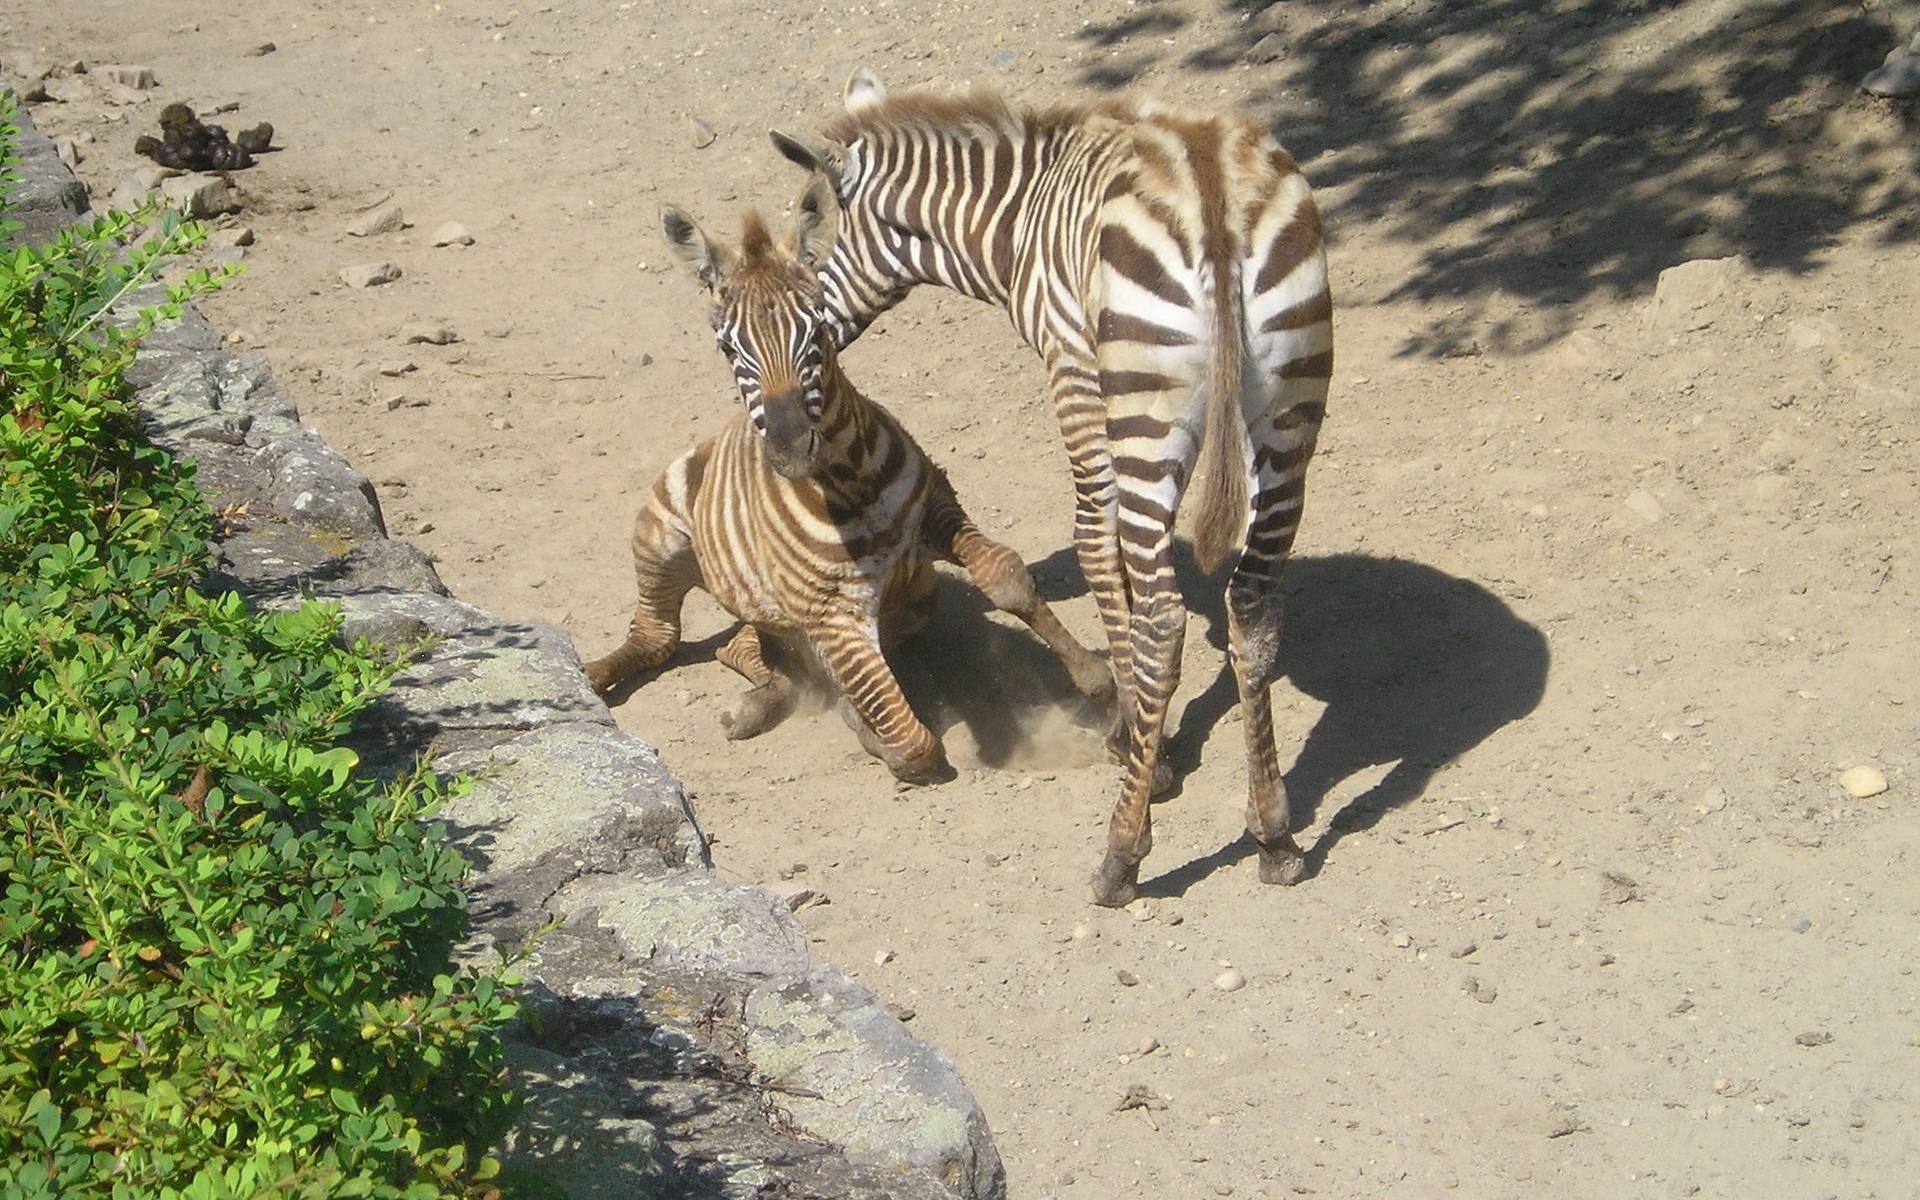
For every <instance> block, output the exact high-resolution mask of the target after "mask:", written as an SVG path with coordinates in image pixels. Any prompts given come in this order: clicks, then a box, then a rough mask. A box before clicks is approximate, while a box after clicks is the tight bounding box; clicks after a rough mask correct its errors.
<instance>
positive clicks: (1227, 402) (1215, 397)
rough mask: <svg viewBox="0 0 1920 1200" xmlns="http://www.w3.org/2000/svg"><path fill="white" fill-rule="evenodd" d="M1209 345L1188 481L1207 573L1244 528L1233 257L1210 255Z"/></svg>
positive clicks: (1239, 318)
mask: <svg viewBox="0 0 1920 1200" xmlns="http://www.w3.org/2000/svg"><path fill="white" fill-rule="evenodd" d="M1212 269H1213V305H1212V307H1213V348H1212V351H1211V357H1210V358H1209V360H1208V362H1207V413H1206V422H1207V423H1206V429H1205V431H1204V432H1202V433H1201V435H1200V456H1199V461H1198V462H1196V463H1195V464H1194V481H1195V484H1196V487H1197V489H1198V491H1199V493H1200V494H1199V497H1198V503H1197V505H1196V506H1195V508H1194V510H1193V526H1192V528H1193V554H1194V557H1195V558H1196V559H1198V560H1199V563H1200V569H1201V570H1202V571H1205V572H1207V573H1208V574H1212V573H1213V572H1214V571H1215V570H1216V569H1218V568H1219V566H1220V564H1221V563H1222V562H1223V561H1225V560H1226V557H1227V555H1229V554H1231V553H1233V552H1234V550H1236V549H1237V548H1238V547H1239V545H1240V538H1241V535H1242V534H1244V533H1245V532H1246V528H1247V454H1248V443H1247V421H1246V417H1245V415H1244V413H1243V411H1242V409H1241V400H1240V390H1241V386H1242V383H1243V377H1244V372H1245V370H1246V358H1247V341H1246V333H1245V325H1246V320H1245V303H1244V301H1243V300H1242V299H1241V296H1240V277H1239V264H1238V263H1237V262H1236V261H1235V256H1232V255H1220V256H1217V257H1214V259H1213V264H1212Z"/></svg>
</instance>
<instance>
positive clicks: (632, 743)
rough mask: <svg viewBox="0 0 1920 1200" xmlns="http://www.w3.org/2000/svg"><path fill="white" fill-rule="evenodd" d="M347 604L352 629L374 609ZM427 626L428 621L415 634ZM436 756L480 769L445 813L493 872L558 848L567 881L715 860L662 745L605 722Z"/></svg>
mask: <svg viewBox="0 0 1920 1200" xmlns="http://www.w3.org/2000/svg"><path fill="white" fill-rule="evenodd" d="M382 609H384V610H385V612H386V613H387V614H388V615H389V619H391V616H392V615H396V614H397V611H398V610H399V606H397V605H393V604H387V605H380V606H375V607H374V611H380V610H382ZM348 611H349V613H350V616H349V620H348V628H349V629H353V628H355V627H356V626H357V625H358V626H361V627H364V623H365V622H366V621H367V620H368V619H369V617H370V616H371V615H372V613H371V612H370V611H369V606H366V605H363V604H360V603H357V602H356V603H350V605H349V610H348ZM428 632H430V630H429V629H428V627H427V626H426V625H425V624H424V622H423V623H421V624H420V625H419V626H418V633H416V634H415V637H416V638H417V637H418V636H420V635H422V634H425V633H428ZM434 765H435V768H436V769H438V770H442V771H449V772H461V771H464V772H473V773H475V774H476V775H477V776H478V779H477V781H476V782H475V783H474V785H473V787H472V790H471V791H469V792H468V793H467V794H466V795H464V796H461V797H458V798H456V799H454V800H452V801H450V802H449V803H448V804H447V806H446V808H445V809H443V810H442V811H441V814H440V816H441V819H442V820H444V821H446V822H447V823H448V827H449V829H450V830H451V832H452V834H453V838H454V841H455V842H456V843H457V844H458V845H459V846H460V847H461V849H462V850H463V851H464V852H465V853H466V854H467V857H468V858H470V859H472V860H473V861H474V863H475V865H476V866H478V867H479V868H480V869H481V870H482V871H484V872H486V873H487V875H488V876H489V878H490V879H494V878H498V877H500V876H502V875H507V874H512V873H514V872H524V871H529V870H533V869H536V868H537V867H539V866H540V865H541V864H542V863H543V862H547V861H550V860H552V859H554V858H556V857H558V858H563V859H565V860H566V864H567V867H568V869H569V870H571V871H572V872H573V874H572V875H570V876H569V880H570V879H571V878H573V877H577V876H578V875H580V874H583V873H594V874H633V873H638V872H641V871H644V872H645V873H647V874H652V875H658V874H661V873H663V872H665V871H668V870H679V869H682V868H685V867H687V866H689V865H691V866H695V867H702V868H704V867H707V866H708V865H710V862H709V859H708V857H707V848H706V839H705V838H704V837H702V836H701V833H700V830H699V828H698V826H696V825H695V823H694V819H693V811H692V809H691V808H690V807H688V805H687V800H686V795H685V793H684V792H682V791H681V789H680V783H679V781H678V780H676V779H674V778H673V776H671V775H669V774H667V771H666V768H665V767H663V766H662V765H661V763H660V756H659V754H658V753H657V752H655V750H654V749H653V747H651V746H649V745H647V744H646V743H645V742H642V741H640V740H639V739H638V738H634V737H630V736H628V735H626V734H623V733H620V732H617V731H614V730H609V729H607V728H606V727H605V726H603V725H598V724H592V723H579V722H566V723H562V724H555V725H548V726H544V727H542V728H540V729H535V730H532V731H530V732H528V733H525V734H521V735H519V736H517V737H514V738H512V739H510V740H508V741H505V742H502V743H500V744H499V745H497V746H494V747H492V748H491V749H488V750H469V751H462V752H456V753H452V754H443V755H441V756H440V757H439V758H438V759H436V760H435V764H434Z"/></svg>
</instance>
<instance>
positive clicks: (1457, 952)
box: [1447, 942, 1480, 958]
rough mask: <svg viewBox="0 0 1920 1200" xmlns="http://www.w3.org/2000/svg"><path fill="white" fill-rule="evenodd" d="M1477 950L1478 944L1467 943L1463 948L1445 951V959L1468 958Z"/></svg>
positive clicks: (1458, 947) (1457, 947)
mask: <svg viewBox="0 0 1920 1200" xmlns="http://www.w3.org/2000/svg"><path fill="white" fill-rule="evenodd" d="M1478 949H1480V946H1479V944H1478V943H1476V942H1468V943H1467V944H1466V945H1464V946H1455V947H1454V948H1453V949H1451V950H1449V951H1447V957H1449V958H1465V957H1467V956H1468V955H1469V954H1472V953H1473V952H1474V951H1476V950H1478Z"/></svg>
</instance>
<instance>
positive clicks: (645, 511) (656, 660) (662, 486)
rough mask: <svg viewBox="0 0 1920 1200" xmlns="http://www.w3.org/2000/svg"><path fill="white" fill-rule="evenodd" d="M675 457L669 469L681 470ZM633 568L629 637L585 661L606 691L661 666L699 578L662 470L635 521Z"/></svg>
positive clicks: (598, 686) (598, 688)
mask: <svg viewBox="0 0 1920 1200" xmlns="http://www.w3.org/2000/svg"><path fill="white" fill-rule="evenodd" d="M680 467H681V464H680V463H678V462H676V463H675V464H674V465H673V466H672V467H670V468H669V472H672V471H676V470H679V469H680ZM633 573H634V578H635V581H636V582H637V583H638V584H639V592H640V595H639V599H638V601H636V603H635V604H634V609H633V621H632V622H631V623H630V624H629V625H628V627H627V640H626V641H625V642H624V643H622V644H621V645H620V647H619V648H618V649H616V650H614V651H613V652H612V653H610V654H607V655H604V656H602V657H600V658H597V659H595V660H593V661H592V662H590V663H588V664H587V668H586V669H587V679H588V680H589V681H591V682H592V684H593V686H594V689H595V690H596V691H599V692H602V693H605V692H609V691H612V690H613V688H614V686H615V685H617V684H618V683H619V682H620V681H621V680H623V679H625V678H626V677H627V676H629V675H631V674H633V673H634V672H635V671H643V670H646V669H647V668H649V667H657V666H659V665H660V664H661V663H663V662H665V661H667V659H668V658H670V657H672V655H673V652H674V650H675V649H676V648H678V647H679V645H680V606H681V604H682V603H683V602H685V600H686V598H687V593H688V592H690V591H692V590H693V589H694V588H695V587H696V586H698V585H699V583H700V564H699V562H698V561H697V560H696V559H695V558H694V554H693V538H692V535H691V534H690V532H689V531H688V527H687V524H686V522H685V521H684V520H682V519H681V517H680V516H679V514H677V513H676V512H674V510H673V505H672V502H671V500H670V499H669V498H668V494H667V481H666V477H665V476H663V477H662V478H661V479H660V481H659V482H658V483H655V484H654V485H653V491H652V492H650V493H649V494H648V496H647V503H646V506H645V507H643V508H642V509H641V510H640V515H639V516H638V517H637V518H635V520H634V523H633Z"/></svg>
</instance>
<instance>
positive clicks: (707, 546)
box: [587, 194, 1112, 783]
mask: <svg viewBox="0 0 1920 1200" xmlns="http://www.w3.org/2000/svg"><path fill="white" fill-rule="evenodd" d="M811 199H812V203H811V205H810V206H808V207H806V208H805V209H804V213H803V217H802V220H801V222H800V224H799V225H798V226H797V227H796V230H795V235H794V245H793V248H792V249H791V250H789V249H787V248H783V247H781V246H778V245H776V244H775V243H774V241H773V239H772V237H771V236H770V235H769V233H768V231H767V229H766V228H765V226H764V225H763V224H761V222H760V221H759V219H758V217H757V216H750V217H749V218H748V220H747V223H746V232H745V236H744V238H743V240H742V243H741V245H740V247H739V249H738V250H735V249H734V248H732V247H729V246H724V245H720V244H718V243H714V242H711V241H709V240H708V239H707V237H706V235H705V234H704V233H703V232H702V231H701V230H700V228H699V227H698V226H697V225H695V224H694V223H693V222H692V221H691V220H689V219H688V218H686V217H685V216H684V215H683V214H681V213H680V212H678V210H675V209H668V210H666V213H665V214H664V225H665V228H666V232H667V237H668V244H669V248H670V249H671V250H672V251H673V252H674V253H675V255H676V256H677V257H679V258H680V259H681V260H682V261H683V262H685V263H687V265H688V266H690V267H691V268H692V269H693V270H694V271H695V272H696V273H697V274H698V275H699V276H700V277H701V279H702V280H703V281H704V282H706V283H707V285H708V287H709V288H710V289H711V290H712V291H713V293H714V295H715V305H714V312H713V322H714V330H715V334H716V338H717V340H718V341H719V343H720V346H721V348H722V350H723V351H724V352H725V353H726V354H727V357H728V359H729V362H730V364H731V365H732V367H733V371H734V376H735V379H736V382H737V383H738V385H739V390H740V394H741V397H742V400H743V402H744V406H743V411H741V412H740V413H738V414H736V415H735V417H734V418H733V420H732V421H730V422H729V423H728V425H727V427H726V428H725V429H724V430H723V431H722V432H721V433H720V434H718V435H717V436H715V437H712V438H709V439H708V440H706V441H704V442H702V443H700V444H699V445H698V446H696V447H695V448H694V449H692V450H690V451H688V452H687V453H686V454H684V455H682V456H681V457H680V458H678V459H676V460H675V461H674V462H673V464H672V465H671V466H669V467H668V468H667V470H666V472H665V473H664V474H663V475H662V476H661V477H660V478H659V480H658V481H656V482H655V483H654V485H653V488H652V490H651V491H650V492H649V493H648V496H647V501H646V504H645V505H644V507H642V509H641V511H640V514H639V517H638V519H637V520H636V522H635V525H634V534H633V556H634V565H635V573H636V577H637V581H638V585H639V599H638V602H637V604H636V605H635V611H634V617H633V621H632V624H631V625H630V627H629V631H628V636H627V640H626V642H625V643H624V644H623V645H621V646H620V647H619V648H618V649H616V650H614V651H613V652H612V653H610V654H608V655H606V656H605V657H603V658H600V659H598V660H596V661H594V662H592V663H590V664H588V667H587V673H588V676H589V677H590V678H591V679H592V681H593V683H594V686H595V687H597V688H599V689H600V690H602V691H607V690H610V689H611V688H613V687H614V686H615V685H616V684H618V683H619V682H620V681H621V680H623V679H625V678H626V677H628V676H629V675H631V674H633V673H634V672H636V671H639V670H642V669H645V668H649V667H654V666H658V665H659V664H660V663H662V662H664V661H665V660H666V659H667V658H668V657H669V656H670V655H671V654H672V653H673V650H674V648H675V647H677V646H678V645H679V642H680V608H681V604H682V602H683V601H684V599H685V597H686V594H687V592H688V591H689V590H691V589H692V588H694V587H701V588H704V589H705V590H706V591H707V592H708V593H710V594H711V595H712V596H713V597H714V599H715V600H717V601H718V602H719V603H720V605H721V606H722V607H723V608H725V609H726V610H727V611H728V612H730V613H732V614H733V615H734V616H735V617H738V618H739V619H740V620H741V621H742V622H743V625H742V627H741V629H740V631H739V633H738V634H737V635H736V636H735V637H734V639H733V640H732V641H731V642H730V643H728V645H727V646H726V647H725V648H724V649H723V650H722V651H721V652H720V656H719V657H720V659H721V661H722V662H724V663H726V664H727V665H728V666H730V667H732V668H733V669H735V670H736V671H738V672H739V673H740V674H742V675H743V676H745V677H746V678H747V679H748V681H749V682H750V683H752V684H753V688H752V690H751V691H749V692H748V693H747V694H746V695H745V696H744V697H743V698H742V699H741V701H740V703H739V704H738V705H737V706H736V707H735V708H734V710H733V711H732V712H730V713H729V714H727V715H726V716H725V717H723V719H722V720H723V724H725V725H726V727H727V732H728V735H729V736H730V737H733V738H744V737H752V736H754V735H755V734H757V733H760V732H762V731H763V730H765V729H767V728H770V727H771V726H772V725H773V724H774V723H776V722H777V721H779V720H780V719H781V718H782V717H784V716H785V715H786V714H787V713H788V712H789V711H791V709H792V707H793V703H794V700H795V698H796V697H795V686H796V683H797V680H798V676H799V674H800V673H802V672H803V671H804V669H805V667H806V665H807V660H809V659H811V660H814V661H817V663H818V664H819V665H820V666H823V667H824V668H825V670H826V672H827V674H828V675H829V676H830V677H831V678H832V679H833V681H834V683H835V684H836V685H837V686H838V688H839V689H840V691H841V692H842V694H843V696H844V698H845V701H846V704H847V709H846V711H847V712H848V715H849V723H850V724H852V725H853V726H854V728H855V730H856V732H858V733H859V735H860V738H861V741H862V743H863V744H864V745H865V746H866V747H867V749H868V750H869V751H870V752H872V753H873V754H874V755H875V756H877V757H879V758H880V759H881V760H882V761H884V762H885V763H886V764H887V766H888V767H889V768H890V769H891V770H892V771H893V773H894V774H895V775H896V776H898V777H899V778H901V779H903V780H907V781H909V782H914V783H926V782H933V781H936V780H939V779H941V778H944V777H947V776H948V775H950V773H951V772H950V770H949V768H948V766H947V762H946V757H945V755H944V753H943V751H942V749H941V746H940V742H939V739H938V738H937V737H936V736H935V735H934V733H933V732H932V731H931V730H929V729H928V728H927V727H926V726H925V725H924V724H923V723H922V722H921V721H920V720H919V718H918V717H916V716H915V715H914V712H913V710H912V708H911V707H910V706H909V705H908V703H907V700H906V697H905V695H904V694H903V693H902V692H901V690H900V686H899V683H898V682H897V681H896V679H895V678H894V675H893V672H892V670H891V669H890V668H889V667H888V666H887V662H886V657H885V654H884V652H883V649H882V646H883V643H885V642H888V641H890V640H891V638H892V636H893V635H894V634H895V633H899V632H906V631H907V628H910V627H911V626H912V625H913V624H915V623H918V622H924V620H925V617H926V614H927V612H928V611H929V610H930V608H931V604H932V600H933V593H934V582H935V580H934V571H933V563H934V562H935V561H936V560H946V561H950V562H954V563H957V564H959V565H961V566H963V567H965V568H966V570H967V571H968V573H969V575H970V576H971V577H972V579H973V581H974V582H975V584H976V585H978V586H979V587H980V588H981V590H982V591H984V592H985V593H986V594H987V596H988V598H989V599H991V600H992V601H993V602H994V603H995V604H996V605H998V606H999V607H1000V608H1002V609H1005V610H1006V611H1008V612H1011V613H1014V614H1015V615H1017V616H1019V617H1020V618H1021V619H1022V620H1024V621H1026V623H1027V624H1028V625H1029V626H1031V627H1032V628H1033V629H1034V631H1035V632H1036V633H1038V634H1039V635H1040V636H1041V638H1043V639H1044V640H1045V641H1046V642H1047V644H1048V645H1049V646H1050V647H1051V648H1052V649H1053V650H1054V651H1055V653H1056V654H1058V655H1059V657H1060V658H1061V660H1062V661H1063V662H1064V663H1065V664H1066V666H1067V668H1068V670H1069V672H1070V673H1071V674H1072V676H1073V678H1074V680H1075V682H1076V684H1077V685H1079V686H1080V687H1081V688H1082V690H1083V691H1085V692H1086V693H1087V694H1088V695H1089V697H1090V698H1091V699H1093V700H1094V701H1095V702H1096V703H1101V704H1103V705H1110V703H1111V700H1112V680H1111V676H1110V674H1109V672H1108V670H1107V667H1106V665H1105V664H1104V663H1103V662H1102V661H1101V660H1100V659H1098V658H1097V657H1095V656H1094V655H1092V654H1091V653H1089V652H1088V651H1087V650H1086V649H1085V648H1084V647H1082V646H1081V645H1080V644H1079V643H1078V642H1076V641H1074V640H1073V638H1072V636H1071V635H1069V634H1068V633H1067V632H1066V630H1065V629H1064V628H1063V627H1062V626H1061V625H1060V622H1059V621H1058V620H1057V619H1056V618H1055V617H1054V615H1053V613H1052V611H1051V610H1050V609H1048V608H1047V606H1046V604H1045V602H1044V601H1042V600H1041V599H1040V598H1039V596H1038V594H1037V593H1036V592H1035V591H1034V587H1033V580H1032V577H1031V576H1030V575H1029V574H1028V572H1027V569H1026V566H1025V564H1024V563H1022V562H1021V561H1020V559H1019V557H1018V556H1017V555H1015V554H1014V553H1013V551H1011V550H1009V549H1008V548H1007V547H1005V546H1002V545H1000V544H999V543H997V542H994V541H991V540H990V539H988V538H987V537H985V536H984V535H983V534H981V532H980V531H979V530H978V529H977V528H976V527H975V526H974V525H973V522H972V521H971V520H969V519H968V517H967V514H966V512H965V511H964V510H963V509H962V508H961V507H960V503H959V500H958V499H957V498H956V497H955V495H954V491H953V487H952V485H951V484H949V483H948V482H947V478H946V475H945V474H944V473H943V472H941V471H940V469H939V468H938V467H936V466H934V464H933V463H932V462H931V461H930V460H929V459H928V458H927V456H926V454H925V453H924V452H922V451H921V449H920V447H919V446H918V445H916V444H915V443H914V441H913V438H912V437H911V436H909V435H908V433H907V431H906V430H905V429H904V428H902V427H901V425H900V423H899V422H898V421H897V420H895V419H894V417H893V416H892V415H891V414H890V413H888V412H887V411H886V410H885V409H883V408H881V407H880V406H879V405H877V404H874V403H872V402H871V401H868V400H867V399H866V398H865V397H863V396H862V395H861V394H860V393H859V391H858V390H857V389H855V388H854V387H853V385H852V384H851V383H849V382H848V381H847V379H846V377H845V376H844V375H843V374H841V372H840V370H839V365H838V362H837V359H836V355H835V352H834V348H833V346H832V344H831V341H830V339H829V338H828V337H827V336H826V329H825V325H824V317H825V307H824V299H823V297H822V293H821V291H820V286H819V283H818V280H817V278H816V276H815V269H814V266H813V264H812V262H811V261H808V260H818V259H820V258H824V256H825V253H826V247H827V246H829V245H831V243H832V240H833V229H834V219H833V217H834V214H833V212H832V206H831V197H830V195H829V196H822V195H818V194H816V195H812V197H811Z"/></svg>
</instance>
